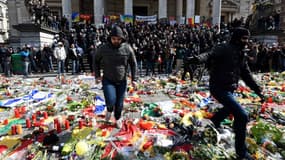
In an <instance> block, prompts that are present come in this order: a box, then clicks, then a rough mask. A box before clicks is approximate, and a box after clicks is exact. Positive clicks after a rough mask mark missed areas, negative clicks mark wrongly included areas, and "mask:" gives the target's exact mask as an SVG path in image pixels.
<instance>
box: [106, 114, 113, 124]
mask: <svg viewBox="0 0 285 160" xmlns="http://www.w3.org/2000/svg"><path fill="white" fill-rule="evenodd" d="M111 115H112V112H107V113H106V115H105V121H106V122H109V121H110V119H111Z"/></svg>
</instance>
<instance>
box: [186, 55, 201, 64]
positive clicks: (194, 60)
mask: <svg viewBox="0 0 285 160" xmlns="http://www.w3.org/2000/svg"><path fill="white" fill-rule="evenodd" d="M187 60H188V62H189V63H190V64H197V63H199V58H198V57H197V56H193V57H188V58H187Z"/></svg>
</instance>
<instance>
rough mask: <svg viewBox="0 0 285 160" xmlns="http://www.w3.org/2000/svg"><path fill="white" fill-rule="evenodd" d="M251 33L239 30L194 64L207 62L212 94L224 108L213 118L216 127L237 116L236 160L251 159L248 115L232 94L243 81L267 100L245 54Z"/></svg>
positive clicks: (262, 99)
mask: <svg viewBox="0 0 285 160" xmlns="http://www.w3.org/2000/svg"><path fill="white" fill-rule="evenodd" d="M249 36H250V32H249V31H248V30H247V29H245V28H240V27H238V28H236V29H235V30H234V31H233V34H232V37H231V40H230V42H229V43H228V44H221V45H218V46H216V47H215V48H214V49H213V50H212V51H211V52H208V53H204V54H201V55H199V56H197V57H195V58H193V59H192V62H207V63H208V65H209V66H208V67H209V74H210V93H211V95H212V96H213V97H214V98H215V99H216V100H217V101H219V103H221V104H222V105H223V108H221V109H220V110H219V111H218V112H216V113H215V114H214V116H213V117H212V118H211V121H212V122H213V124H214V126H215V128H219V127H220V123H221V122H222V121H223V120H224V119H225V118H226V117H228V116H229V115H230V114H232V115H233V116H234V123H233V129H234V133H235V149H236V154H237V159H247V160H248V159H252V157H251V156H250V155H249V153H248V152H247V148H246V144H245V138H246V126H247V123H248V121H249V116H248V113H247V112H246V111H245V109H244V108H243V107H242V106H241V105H240V104H239V103H238V102H237V101H236V99H235V97H234V95H233V92H234V91H235V90H236V89H237V87H238V81H239V79H240V78H241V79H242V80H243V81H244V82H245V83H246V84H247V85H248V86H249V87H250V88H251V89H252V90H253V91H254V92H255V93H256V94H257V95H258V96H259V97H260V98H261V101H264V96H263V95H262V90H261V88H260V87H259V86H258V85H257V83H256V82H255V80H254V78H253V77H252V75H251V72H250V69H249V67H248V63H247V58H246V55H245V53H244V52H243V50H244V48H245V46H246V45H247V42H248V39H249Z"/></svg>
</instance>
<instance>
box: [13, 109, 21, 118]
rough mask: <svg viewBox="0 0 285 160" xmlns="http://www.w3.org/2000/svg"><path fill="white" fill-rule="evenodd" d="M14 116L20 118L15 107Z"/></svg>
mask: <svg viewBox="0 0 285 160" xmlns="http://www.w3.org/2000/svg"><path fill="white" fill-rule="evenodd" d="M14 117H15V118H20V112H19V110H18V109H17V108H15V109H14Z"/></svg>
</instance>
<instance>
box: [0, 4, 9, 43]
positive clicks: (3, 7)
mask: <svg viewBox="0 0 285 160" xmlns="http://www.w3.org/2000/svg"><path fill="white" fill-rule="evenodd" d="M8 23H9V21H8V7H7V0H0V44H2V43H7V40H8V30H9V25H8Z"/></svg>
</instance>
